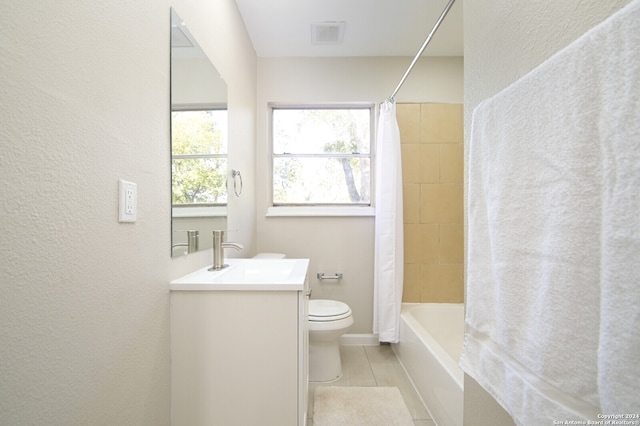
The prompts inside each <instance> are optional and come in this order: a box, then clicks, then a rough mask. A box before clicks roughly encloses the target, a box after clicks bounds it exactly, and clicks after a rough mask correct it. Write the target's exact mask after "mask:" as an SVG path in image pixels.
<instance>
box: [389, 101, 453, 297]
mask: <svg viewBox="0 0 640 426" xmlns="http://www.w3.org/2000/svg"><path fill="white" fill-rule="evenodd" d="M396 115H397V118H398V125H399V127H400V140H401V142H402V169H403V170H402V176H403V185H404V192H403V197H404V239H405V240H404V250H405V253H404V256H405V259H404V262H405V264H404V293H403V297H402V299H403V301H404V302H452V303H462V302H463V299H464V283H463V267H464V249H463V246H464V236H463V220H464V219H463V142H464V141H463V106H462V105H460V104H426V103H425V104H397V105H396Z"/></svg>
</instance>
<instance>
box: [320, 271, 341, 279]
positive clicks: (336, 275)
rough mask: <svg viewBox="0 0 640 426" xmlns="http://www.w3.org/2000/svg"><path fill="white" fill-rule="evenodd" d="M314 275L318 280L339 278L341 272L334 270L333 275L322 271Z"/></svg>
mask: <svg viewBox="0 0 640 426" xmlns="http://www.w3.org/2000/svg"><path fill="white" fill-rule="evenodd" d="M316 276H317V277H318V279H319V280H341V279H342V272H336V273H335V274H334V275H325V274H324V272H318V275H316Z"/></svg>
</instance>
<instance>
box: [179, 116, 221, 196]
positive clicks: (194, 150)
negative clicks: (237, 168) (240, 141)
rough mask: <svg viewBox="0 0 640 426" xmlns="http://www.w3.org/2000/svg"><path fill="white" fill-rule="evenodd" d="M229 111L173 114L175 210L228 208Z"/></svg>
mask: <svg viewBox="0 0 640 426" xmlns="http://www.w3.org/2000/svg"><path fill="white" fill-rule="evenodd" d="M226 180H227V110H226V109H213V108H197V109H196V108H191V109H190V108H181V109H180V110H176V109H174V110H173V111H172V113H171V202H172V204H173V206H174V207H204V206H224V205H226V204H227V184H226Z"/></svg>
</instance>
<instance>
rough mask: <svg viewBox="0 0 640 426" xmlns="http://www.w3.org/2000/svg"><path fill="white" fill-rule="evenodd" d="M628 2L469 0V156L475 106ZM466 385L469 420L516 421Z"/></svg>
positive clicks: (478, 423)
mask: <svg viewBox="0 0 640 426" xmlns="http://www.w3.org/2000/svg"><path fill="white" fill-rule="evenodd" d="M627 3H629V0H611V1H601V0H565V1H555V2H541V1H531V0H508V1H507V0H500V1H495V0H476V1H466V2H465V3H464V12H463V13H464V64H465V70H464V97H465V100H464V108H465V159H466V158H468V157H467V154H468V153H467V147H468V142H469V129H470V126H471V118H472V113H473V109H474V108H475V107H476V106H477V105H478V104H479V103H480V102H481V101H482V100H484V99H486V98H488V97H491V96H493V95H495V94H496V93H498V92H499V91H500V90H502V89H504V88H505V87H507V86H508V85H509V84H511V83H513V82H515V81H516V80H517V79H518V78H520V77H522V76H523V75H524V74H526V73H527V72H528V71H531V70H532V69H533V68H535V67H536V66H538V65H539V64H541V63H542V62H543V61H544V60H545V59H547V58H549V57H550V56H551V55H553V54H554V53H556V52H557V51H559V50H560V49H562V48H563V47H565V46H567V45H568V44H570V43H571V42H572V41H574V40H575V39H577V38H578V37H580V36H581V35H582V34H583V33H584V32H586V31H587V30H589V29H590V28H592V27H593V26H594V25H596V24H598V23H599V22H601V21H603V20H604V19H606V18H607V17H608V16H609V15H611V14H612V13H614V12H615V11H617V10H618V9H620V8H621V7H622V6H624V5H626V4H627ZM576 77H578V78H579V76H576ZM465 161H466V160H465ZM465 181H466V179H465ZM465 389H466V390H465V424H468V425H473V426H485V425H486V426H489V425H491V426H496V425H508V424H512V421H511V419H510V417H509V416H508V415H507V414H506V413H504V410H502V408H501V407H500V406H499V405H498V404H497V403H496V402H495V401H494V400H493V398H491V397H490V396H488V395H486V393H485V392H484V391H483V390H482V389H481V388H480V387H479V386H478V385H477V383H475V382H473V381H472V380H471V379H470V378H468V377H466V378H465Z"/></svg>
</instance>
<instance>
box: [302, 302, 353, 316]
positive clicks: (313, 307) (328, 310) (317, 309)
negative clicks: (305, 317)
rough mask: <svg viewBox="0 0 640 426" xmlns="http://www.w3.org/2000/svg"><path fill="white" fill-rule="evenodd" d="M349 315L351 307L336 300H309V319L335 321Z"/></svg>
mask: <svg viewBox="0 0 640 426" xmlns="http://www.w3.org/2000/svg"><path fill="white" fill-rule="evenodd" d="M350 315H351V308H349V305H347V304H346V303H342V302H339V301H337V300H324V299H313V300H309V321H337V320H339V319H343V318H347V317H349V316H350Z"/></svg>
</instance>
